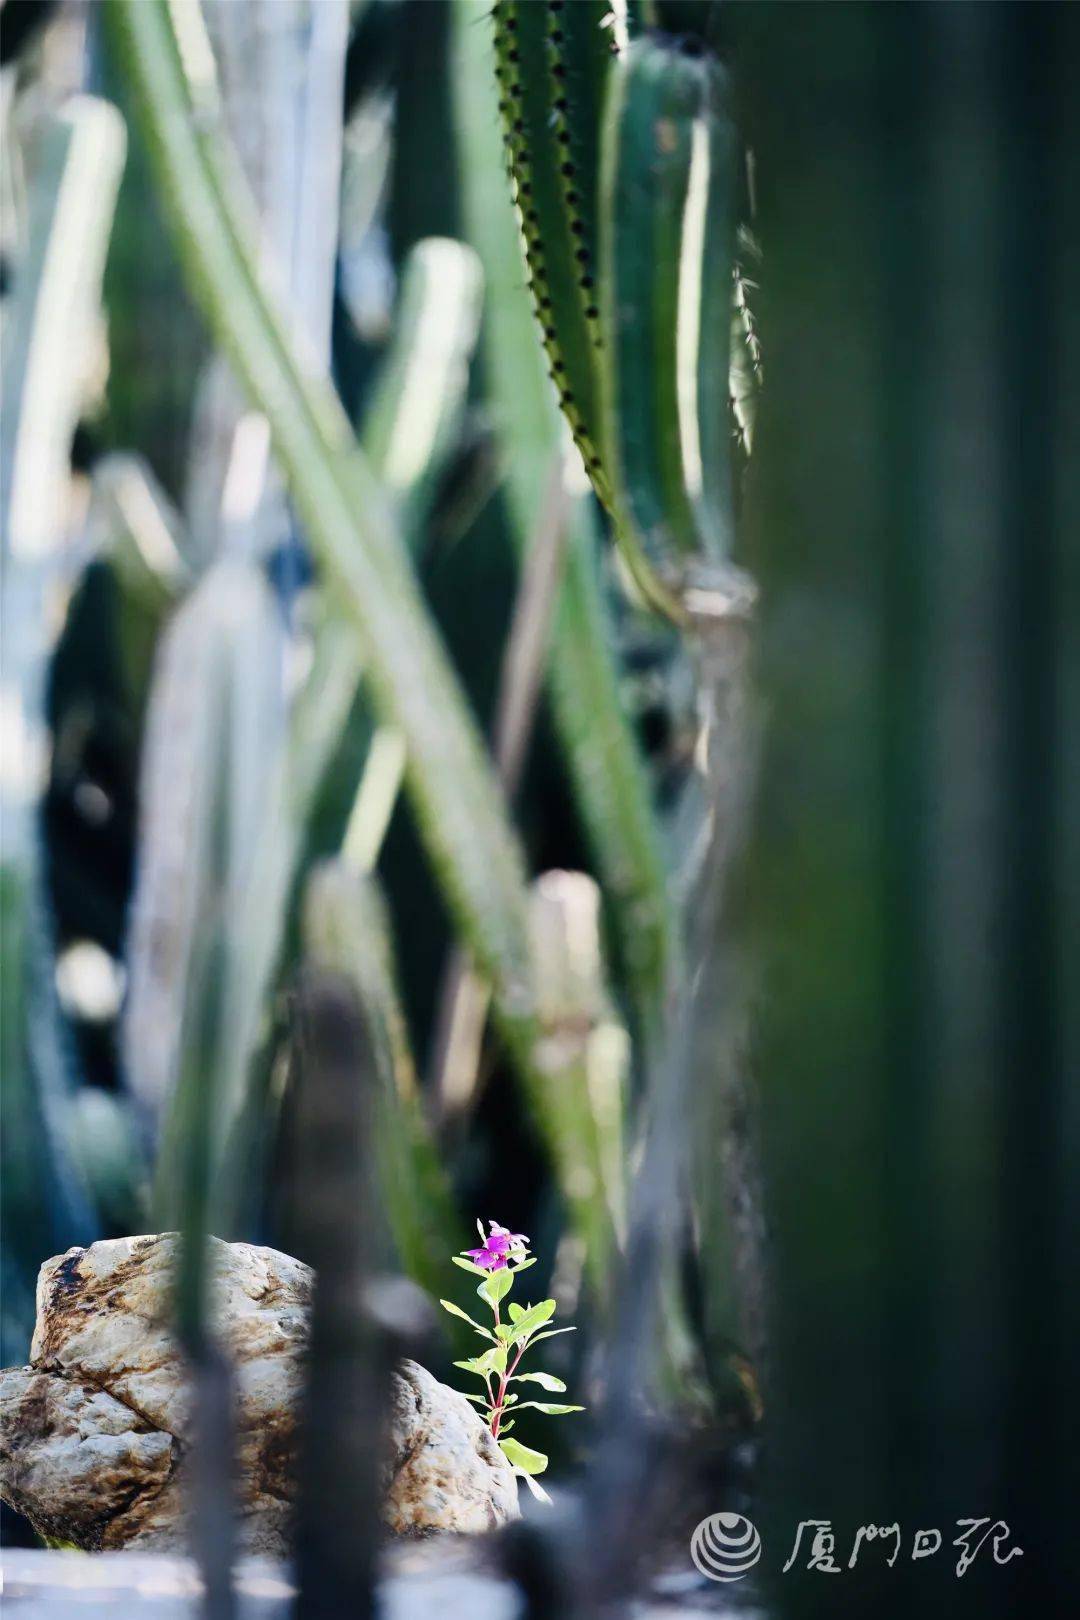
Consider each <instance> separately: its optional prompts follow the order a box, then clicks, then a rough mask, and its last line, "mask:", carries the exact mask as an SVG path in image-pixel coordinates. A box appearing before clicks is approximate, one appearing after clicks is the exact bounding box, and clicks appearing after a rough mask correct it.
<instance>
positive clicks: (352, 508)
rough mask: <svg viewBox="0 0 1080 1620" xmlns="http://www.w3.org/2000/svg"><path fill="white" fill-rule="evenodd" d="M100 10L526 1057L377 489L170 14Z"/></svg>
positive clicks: (527, 1003)
mask: <svg viewBox="0 0 1080 1620" xmlns="http://www.w3.org/2000/svg"><path fill="white" fill-rule="evenodd" d="M111 15H112V18H113V20H114V22H115V24H116V28H117V35H118V39H119V42H120V44H121V46H122V48H123V50H124V51H125V53H126V59H127V62H128V65H129V69H130V72H131V75H132V79H133V81H134V83H135V85H136V87H137V89H138V90H139V92H140V98H141V108H142V112H143V115H144V117H145V119H146V126H147V132H148V135H149V138H150V142H151V145H152V148H153V150H154V153H155V156H156V158H157V160H158V163H159V165H160V171H161V178H162V182H163V186H164V189H165V191H166V193H167V195H168V197H169V199H170V200H171V202H172V204H173V216H174V220H175V222H176V225H177V228H178V234H179V237H180V241H181V244H182V246H183V249H184V252H185V255H186V256H187V258H188V260H189V263H190V267H191V271H192V277H193V280H194V283H195V285H196V288H197V290H198V291H199V292H200V294H201V296H202V300H203V304H204V307H205V309H206V312H207V314H208V315H209V317H210V319H211V321H212V323H213V325H214V327H215V329H216V331H217V332H218V334H219V336H220V337H221V339H222V342H223V343H224V344H225V346H226V347H227V349H228V352H229V353H230V354H231V356H232V358H233V360H234V361H235V363H236V365H237V368H238V370H239V372H240V374H241V376H242V378H243V380H244V382H245V384H246V386H247V388H248V389H249V391H250V392H251V394H252V395H253V397H254V398H255V399H256V400H257V401H258V403H259V404H260V405H261V406H262V407H263V408H264V409H265V411H266V414H267V416H268V418H269V420H270V425H271V430H272V433H273V435H274V438H275V442H276V446H277V449H278V452H279V454H280V456H281V459H282V462H283V465H284V467H285V469H286V471H287V474H288V476H289V479H290V482H291V485H292V488H293V493H294V496H295V499H296V503H297V507H298V509H299V511H300V514H301V516H302V517H303V519H304V521H305V524H306V526H307V529H308V533H309V535H310V538H311V542H312V545H313V547H314V549H315V551H316V553H317V555H318V557H319V559H320V561H321V562H322V564H323V566H324V567H325V569H326V571H327V574H328V577H329V579H330V580H331V581H332V584H333V587H334V588H335V589H336V590H337V592H338V593H339V595H340V600H341V605H342V608H343V610H344V611H345V612H346V613H348V615H349V616H350V617H351V619H352V620H353V623H354V624H355V626H356V629H357V631H358V632H359V635H360V638H361V640H362V643H363V645H364V647H365V650H366V652H367V655H368V658H369V663H368V678H369V680H370V683H371V686H372V690H373V693H374V696H375V698H376V701H377V704H378V707H379V708H380V710H381V711H382V713H383V715H384V717H385V718H387V719H389V720H390V721H391V722H392V723H393V724H395V725H397V726H399V727H400V729H401V731H402V734H403V735H404V737H405V739H406V743H407V747H408V753H409V769H408V774H407V781H408V786H409V790H410V792H411V795H412V798H413V802H414V805H415V808H416V810H417V817H418V822H419V825H420V828H421V831H422V835H423V836H424V838H425V840H426V842H427V845H428V849H429V851H430V853H431V856H432V860H433V864H434V866H435V869H436V871H437V873H438V874H439V877H440V881H441V882H442V883H443V885H444V886H445V889H446V891H447V895H448V899H449V900H450V904H451V907H452V909H453V911H454V913H455V914H456V916H457V917H458V919H459V922H460V924H461V926H462V930H463V933H464V934H465V936H466V938H467V939H468V940H469V943H470V945H471V946H472V948H473V949H474V950H475V952H476V955H477V958H478V960H479V961H480V962H481V963H482V964H483V967H484V970H485V972H486V973H487V974H488V975H489V977H490V979H491V983H492V986H493V993H494V1004H495V1007H496V1010H497V1013H498V1015H499V1018H500V1021H501V1023H502V1025H503V1028H504V1030H505V1032H506V1034H507V1036H508V1038H509V1041H510V1044H511V1046H512V1047H513V1049H514V1050H515V1051H517V1052H518V1053H519V1054H522V1055H523V1060H525V1055H526V1054H527V1053H528V1051H529V1049H530V1048H531V1044H532V1038H533V1036H532V987H531V974H530V967H529V955H528V944H527V927H526V905H525V885H524V871H523V862H522V858H521V853H520V850H519V848H518V844H517V841H516V839H515V837H514V836H513V833H512V831H511V829H510V828H509V826H508V824H507V822H506V818H505V814H504V811H503V807H502V804H501V802H500V800H499V796H498V793H497V790H496V787H495V784H494V780H493V777H492V773H491V771H490V767H489V765H488V763H487V760H486V758H485V756H484V752H483V749H482V745H481V742H480V739H479V736H478V735H477V732H476V728H475V726H474V724H473V723H472V721H471V718H470V717H469V715H468V714H467V712H466V710H465V707H464V704H463V702H462V699H461V696H460V692H459V687H458V682H457V679H456V677H455V675H454V672H453V670H452V668H451V666H450V664H449V661H448V660H447V657H446V654H445V652H444V650H443V648H442V645H441V643H440V642H439V641H438V638H437V637H436V636H435V634H434V632H433V629H432V627H431V624H430V621H429V619H428V617H427V615H426V612H425V610H424V608H423V604H422V602H421V600H420V597H419V593H418V590H417V586H416V582H415V579H414V577H413V575H412V573H411V571H410V569H409V567H408V564H407V560H406V558H405V557H404V555H403V553H402V549H401V546H400V543H399V539H398V535H397V533H396V531H395V528H394V526H393V523H392V521H391V516H390V512H389V510H388V506H387V502H386V497H385V495H384V493H383V491H382V490H381V488H380V487H379V485H378V484H377V482H376V481H375V479H374V478H373V476H372V473H371V470H370V468H369V466H368V464H367V461H366V458H364V457H363V456H362V454H361V453H360V451H359V448H358V446H356V444H355V441H354V440H353V437H352V434H351V432H350V430H349V427H348V424H347V422H346V420H345V419H344V416H343V413H342V411H341V408H340V404H339V402H338V401H337V399H336V397H335V396H334V395H333V393H332V391H331V390H329V389H328V388H327V387H325V386H323V385H322V384H321V383H320V382H319V381H318V380H316V379H313V378H311V377H306V376H304V375H303V373H302V371H301V369H300V367H299V366H298V365H297V362H296V359H295V357H294V354H293V352H292V349H291V347H290V345H289V342H288V340H287V338H286V337H285V335H284V331H283V327H282V323H281V320H280V318H279V316H278V314H277V312H276V311H275V309H274V308H273V306H272V304H271V302H270V300H269V299H268V297H267V295H266V294H265V292H264V290H263V288H262V286H261V284H260V280H259V277H258V274H257V271H256V269H255V259H254V254H253V252H252V250H251V248H250V244H249V238H248V233H247V231H246V230H245V229H244V227H243V226H241V225H238V223H237V221H238V219H241V218H242V217H243V213H244V210H243V209H242V208H241V207H239V206H237V203H236V200H235V195H234V189H233V187H232V186H231V184H230V180H229V175H228V169H229V165H228V162H227V160H226V158H225V156H224V153H225V148H224V145H223V143H222V140H221V136H220V131H219V129H218V127H217V125H216V122H215V120H214V118H213V116H212V113H211V110H210V109H211V106H212V102H211V100H210V99H209V96H208V92H207V88H206V86H205V85H204V84H203V83H202V82H201V81H196V82H195V83H194V85H193V84H192V83H189V81H188V79H187V78H186V77H185V70H194V69H197V68H198V66H199V64H200V63H202V62H204V61H205V60H206V53H205V52H197V51H195V50H192V49H186V50H185V51H184V52H183V53H181V51H180V48H179V46H178V43H177V39H176V35H175V33H174V29H173V16H172V13H171V11H170V10H169V8H168V7H166V6H164V5H162V4H160V3H159V0H150V3H143V0H114V3H113V5H112V8H111ZM184 20H185V23H186V25H187V26H193V22H194V19H193V18H191V17H189V16H187V15H186V14H185V19H184ZM190 43H191V42H190V41H186V44H188V45H190ZM193 94H194V95H195V96H196V97H197V98H198V99H199V102H200V108H201V112H202V116H201V117H199V118H196V114H195V109H194V105H193V101H192V96H193ZM227 199H229V200H227Z"/></svg>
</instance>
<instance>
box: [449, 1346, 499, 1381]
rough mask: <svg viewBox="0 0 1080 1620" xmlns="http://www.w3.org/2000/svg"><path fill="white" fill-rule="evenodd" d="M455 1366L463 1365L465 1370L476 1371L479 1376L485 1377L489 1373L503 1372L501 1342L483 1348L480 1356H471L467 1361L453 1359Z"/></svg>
mask: <svg viewBox="0 0 1080 1620" xmlns="http://www.w3.org/2000/svg"><path fill="white" fill-rule="evenodd" d="M454 1366H455V1367H464V1369H465V1371H466V1372H471V1373H476V1374H477V1375H478V1376H479V1377H480V1378H486V1377H487V1375H488V1374H489V1373H493V1372H497V1373H504V1372H505V1371H506V1350H505V1349H504V1347H503V1346H502V1345H501V1344H495V1345H492V1347H491V1349H490V1350H485V1351H484V1353H483V1355H482V1356H471V1357H470V1358H469V1360H468V1361H455V1362H454Z"/></svg>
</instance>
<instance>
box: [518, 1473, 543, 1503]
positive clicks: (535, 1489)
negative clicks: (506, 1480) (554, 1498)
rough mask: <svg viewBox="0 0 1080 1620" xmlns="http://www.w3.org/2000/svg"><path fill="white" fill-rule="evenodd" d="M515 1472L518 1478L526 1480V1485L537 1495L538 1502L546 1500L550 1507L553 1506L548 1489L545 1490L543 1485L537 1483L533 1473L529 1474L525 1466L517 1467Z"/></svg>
mask: <svg viewBox="0 0 1080 1620" xmlns="http://www.w3.org/2000/svg"><path fill="white" fill-rule="evenodd" d="M514 1474H515V1476H516V1477H517V1478H518V1479H523V1480H524V1481H525V1483H526V1485H527V1486H528V1487H529V1489H530V1491H531V1492H532V1494H533V1495H534V1496H535V1497H536V1500H537V1501H538V1502H546V1503H547V1505H548V1507H550V1506H551V1497H550V1496H549V1495H548V1493H547V1491H545V1489H544V1487H543V1486H542V1485H538V1484H537V1483H536V1481H535V1479H533V1477H532V1475H531V1474H527V1473H526V1472H525V1470H524V1468H515V1469H514Z"/></svg>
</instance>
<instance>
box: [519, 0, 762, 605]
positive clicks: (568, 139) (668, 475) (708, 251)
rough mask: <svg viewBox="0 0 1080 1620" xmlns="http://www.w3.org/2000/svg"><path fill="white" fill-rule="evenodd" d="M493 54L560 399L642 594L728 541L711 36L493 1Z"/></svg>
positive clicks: (671, 583)
mask: <svg viewBox="0 0 1080 1620" xmlns="http://www.w3.org/2000/svg"><path fill="white" fill-rule="evenodd" d="M494 20H495V50H496V62H497V67H496V72H497V76H498V81H499V90H500V111H501V113H502V117H503V123H504V130H505V136H506V144H507V152H508V157H509V163H510V170H511V175H512V179H513V182H514V186H515V193H516V198H517V202H518V207H519V211H520V216H521V224H522V232H523V236H524V241H525V251H526V257H527V260H528V265H529V273H530V283H531V286H532V291H533V297H534V302H535V306H536V313H537V316H538V319H539V322H540V327H541V331H542V335H543V343H544V348H545V350H546V352H547V355H548V359H549V361H550V364H551V372H552V377H553V379H554V381H555V383H556V386H557V388H558V392H559V397H560V402H561V404H562V407H563V411H564V413H565V415H566V417H567V419H568V421H569V423H570V427H571V429H572V431H573V434H574V438H575V439H576V441H577V443H578V445H579V447H580V449H581V452H582V455H583V456H584V458H585V464H586V467H587V469H588V471H589V475H590V477H591V479H592V481H593V485H594V488H595V489H596V492H597V494H598V495H599V497H600V499H601V501H602V502H603V503H604V505H605V506H606V507H607V508H608V510H609V511H610V512H611V514H612V516H613V518H614V521H615V529H616V536H617V539H618V542H619V544H620V546H621V548H622V550H623V554H624V557H625V560H626V562H627V564H628V566H629V568H630V571H631V573H632V574H633V576H634V578H635V580H636V581H637V584H638V586H639V588H640V589H641V591H642V593H643V595H644V596H645V597H646V598H647V599H648V600H649V601H650V602H651V603H652V604H653V605H654V606H656V607H658V608H660V609H661V611H662V612H664V613H665V614H667V615H668V616H669V617H670V618H674V619H676V620H682V619H684V618H685V612H684V609H683V605H682V600H681V597H682V591H683V589H684V584H685V581H686V579H687V577H688V575H689V574H690V573H691V572H692V571H693V565H694V564H695V563H697V562H699V561H707V562H710V563H717V562H723V561H725V560H726V559H727V558H729V557H730V554H731V546H732V536H731V529H732V516H731V513H732V491H731V453H732V430H733V419H732V411H731V399H730V371H731V323H732V307H733V288H734V236H735V198H736V190H737V186H736V176H737V172H738V141H737V137H736V133H735V129H734V126H733V124H732V121H731V119H730V117H729V115H728V111H727V99H728V90H727V81H726V76H725V74H724V71H723V69H722V68H721V66H720V64H719V63H718V62H717V61H716V60H715V58H714V57H713V56H712V54H711V53H710V52H709V51H707V50H705V49H702V48H697V47H695V48H694V49H690V48H688V47H687V46H685V45H684V44H681V43H679V42H676V41H675V40H673V39H671V38H669V37H668V36H666V35H664V34H660V33H643V34H639V37H637V38H629V39H627V37H626V36H627V34H628V32H629V31H631V30H633V29H640V28H641V26H642V23H643V22H648V21H649V20H650V19H649V16H648V15H644V14H641V13H640V12H639V11H638V10H634V11H630V10H629V9H628V8H626V7H623V8H621V9H617V10H616V12H614V13H612V12H608V11H607V8H606V7H605V6H604V5H603V4H599V3H594V0H581V3H579V4H567V3H564V0H538V3H535V4H530V3H526V0H499V3H498V4H497V5H496V7H495V11H494Z"/></svg>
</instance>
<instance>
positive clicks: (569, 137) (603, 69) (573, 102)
mask: <svg viewBox="0 0 1080 1620" xmlns="http://www.w3.org/2000/svg"><path fill="white" fill-rule="evenodd" d="M605 10H606V8H605V7H603V6H601V5H597V4H594V0H583V3H582V4H580V5H571V6H566V5H560V4H558V3H556V0H498V4H497V5H496V6H495V8H494V11H493V18H494V25H495V63H496V66H495V71H496V75H497V77H498V81H499V111H500V113H501V115H502V119H503V128H504V133H505V138H506V147H507V156H508V160H509V166H510V172H511V176H512V179H513V182H514V190H515V196H516V201H517V205H518V211H519V215H520V220H521V229H522V235H523V237H524V241H525V254H526V258H527V260H528V266H529V278H530V286H531V288H532V293H533V299H534V303H535V306H536V313H537V317H538V319H539V322H540V329H541V333H542V336H543V343H544V349H545V352H546V354H547V357H548V362H549V365H550V368H551V376H552V379H553V381H554V383H555V386H556V388H557V390H558V394H559V403H560V404H561V406H562V409H563V414H564V415H565V417H566V419H567V421H568V422H569V424H570V430H571V432H572V433H573V435H574V440H575V443H576V444H577V446H578V449H579V450H580V451H581V455H582V458H583V460H584V462H585V466H586V468H587V470H588V473H589V477H590V478H591V479H592V482H593V486H594V488H595V489H596V492H597V494H598V495H599V497H600V499H601V501H603V503H604V505H605V506H607V507H608V508H609V509H611V508H612V507H613V496H612V492H611V486H610V482H609V480H608V477H607V473H606V470H605V468H604V465H603V461H602V454H601V447H600V437H599V426H598V422H599V414H600V413H599V377H598V366H597V354H596V350H597V342H598V335H599V330H598V329H599V307H598V305H597V302H596V268H595V266H596V256H597V249H596V233H595V173H596V168H595V149H596V139H597V136H596V129H597V126H598V124H599V117H600V107H601V103H602V96H603V89H604V81H605V78H606V75H607V71H608V66H609V60H610V58H609V52H610V36H609V35H608V34H607V32H606V31H604V30H602V28H601V22H602V18H603V16H604V15H605ZM571 13H572V14H573V15H571Z"/></svg>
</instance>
